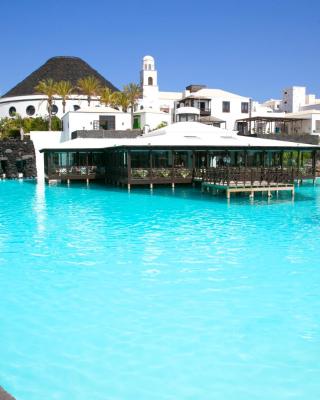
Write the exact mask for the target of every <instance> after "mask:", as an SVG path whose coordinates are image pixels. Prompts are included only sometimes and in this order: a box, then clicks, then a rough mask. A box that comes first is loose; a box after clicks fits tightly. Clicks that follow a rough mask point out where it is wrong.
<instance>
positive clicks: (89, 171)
mask: <svg viewBox="0 0 320 400" xmlns="http://www.w3.org/2000/svg"><path fill="white" fill-rule="evenodd" d="M104 173H105V169H104V167H97V166H71V167H70V166H59V167H51V168H49V169H48V171H47V176H48V178H49V179H82V178H83V179H86V178H89V179H94V178H98V177H101V176H103V175H104Z"/></svg>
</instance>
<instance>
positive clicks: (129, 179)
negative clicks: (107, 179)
mask: <svg viewBox="0 0 320 400" xmlns="http://www.w3.org/2000/svg"><path fill="white" fill-rule="evenodd" d="M127 179H128V190H130V187H131V151H130V150H128V158H127Z"/></svg>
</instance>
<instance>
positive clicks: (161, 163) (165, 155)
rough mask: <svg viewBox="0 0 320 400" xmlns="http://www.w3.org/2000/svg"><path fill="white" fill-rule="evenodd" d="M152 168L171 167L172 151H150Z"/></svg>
mask: <svg viewBox="0 0 320 400" xmlns="http://www.w3.org/2000/svg"><path fill="white" fill-rule="evenodd" d="M152 165H153V168H171V167H172V152H171V151H165V150H164V151H161V150H159V151H158V150H157V151H153V152H152Z"/></svg>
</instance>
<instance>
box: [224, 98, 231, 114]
mask: <svg viewBox="0 0 320 400" xmlns="http://www.w3.org/2000/svg"><path fill="white" fill-rule="evenodd" d="M222 112H225V113H228V112H230V101H223V102H222Z"/></svg>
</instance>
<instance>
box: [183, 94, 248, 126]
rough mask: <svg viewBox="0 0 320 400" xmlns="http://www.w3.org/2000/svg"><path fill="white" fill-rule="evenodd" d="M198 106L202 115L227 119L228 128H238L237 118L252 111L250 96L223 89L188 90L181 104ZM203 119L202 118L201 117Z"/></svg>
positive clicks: (244, 116)
mask: <svg viewBox="0 0 320 400" xmlns="http://www.w3.org/2000/svg"><path fill="white" fill-rule="evenodd" d="M181 105H183V106H187V107H197V108H198V109H199V110H200V118H201V116H212V117H215V118H218V119H220V120H222V121H225V123H226V128H227V129H237V126H236V120H238V119H241V118H246V117H248V116H249V113H250V98H249V97H245V96H239V95H237V94H234V93H231V92H227V91H225V90H221V89H208V88H206V87H203V88H200V89H199V90H196V91H195V90H192V91H189V90H186V91H185V92H184V93H183V97H182V101H180V102H178V104H177V107H179V106H181ZM200 121H201V119H200Z"/></svg>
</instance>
